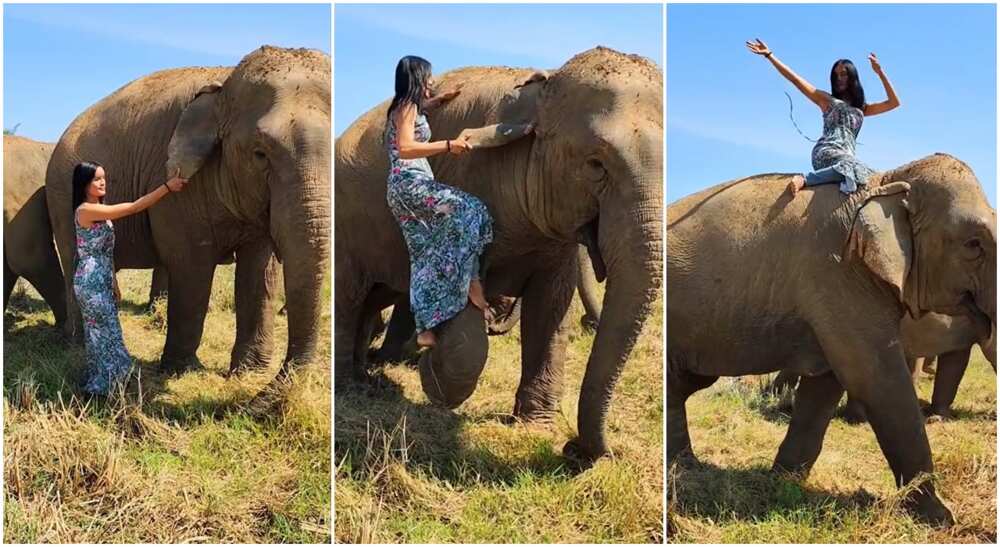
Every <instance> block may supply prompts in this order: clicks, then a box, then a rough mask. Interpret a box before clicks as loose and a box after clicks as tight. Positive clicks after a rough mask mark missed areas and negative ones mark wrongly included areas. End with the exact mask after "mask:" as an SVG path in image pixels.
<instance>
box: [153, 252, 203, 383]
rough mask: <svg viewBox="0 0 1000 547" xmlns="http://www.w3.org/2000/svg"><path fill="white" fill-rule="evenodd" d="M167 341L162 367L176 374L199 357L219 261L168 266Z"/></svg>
mask: <svg viewBox="0 0 1000 547" xmlns="http://www.w3.org/2000/svg"><path fill="white" fill-rule="evenodd" d="M167 268H168V272H174V273H173V274H170V287H169V288H168V294H167V342H166V344H165V346H164V348H163V355H162V356H161V358H160V365H161V366H162V367H163V369H164V370H166V371H168V372H172V373H177V372H183V371H184V370H186V369H187V368H188V367H189V366H190V365H191V363H192V361H194V359H195V358H196V353H197V351H198V345H199V344H200V343H201V335H202V332H203V330H204V328H205V315H206V314H207V313H208V301H209V298H210V297H211V295H212V278H213V276H214V273H215V261H204V260H203V261H201V262H195V263H193V264H168V265H167Z"/></svg>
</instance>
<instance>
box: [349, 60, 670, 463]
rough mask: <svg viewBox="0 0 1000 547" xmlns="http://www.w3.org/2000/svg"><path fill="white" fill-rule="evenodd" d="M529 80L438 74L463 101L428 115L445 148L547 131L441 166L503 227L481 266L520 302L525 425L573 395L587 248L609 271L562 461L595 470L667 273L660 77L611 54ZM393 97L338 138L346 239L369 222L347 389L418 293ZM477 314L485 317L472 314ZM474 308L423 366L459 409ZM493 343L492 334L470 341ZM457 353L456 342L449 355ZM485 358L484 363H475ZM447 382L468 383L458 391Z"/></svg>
mask: <svg viewBox="0 0 1000 547" xmlns="http://www.w3.org/2000/svg"><path fill="white" fill-rule="evenodd" d="M531 75H532V71H531V70H522V69H510V68H466V69H460V70H455V71H452V72H449V73H446V74H444V75H441V76H439V77H438V86H439V88H441V89H450V88H452V87H454V86H455V85H457V84H459V83H461V84H462V86H463V87H462V92H461V94H460V95H459V96H458V97H457V98H456V99H454V100H453V101H451V102H448V103H447V104H446V105H444V106H443V107H441V108H440V109H438V110H436V111H432V112H430V113H429V116H428V117H429V122H430V126H431V128H432V129H433V131H434V135H435V138H436V139H442V138H452V137H454V136H456V135H458V134H459V133H460V132H461V131H462V130H463V129H466V128H469V127H483V126H487V125H492V124H498V123H511V124H524V123H529V122H535V123H536V125H535V133H534V134H533V135H530V136H528V137H525V138H523V139H520V140H518V141H516V142H513V143H511V144H509V145H507V146H502V147H497V148H488V149H485V150H474V151H473V152H471V153H469V154H466V155H463V156H460V157H455V156H450V155H441V156H436V157H433V158H431V159H430V162H431V165H432V167H433V169H434V173H435V176H436V177H437V178H438V179H439V180H442V181H445V182H447V183H449V184H453V185H455V186H458V187H460V188H462V189H464V190H466V191H469V192H471V193H472V194H474V195H476V196H478V197H479V198H480V199H482V200H483V201H484V202H485V203H486V205H487V207H488V208H489V210H490V214H491V216H492V217H493V221H494V241H493V243H492V244H491V245H490V246H489V247H488V248H487V251H486V254H485V256H484V257H483V264H484V267H483V271H484V272H485V275H484V286H485V289H486V293H487V297H488V298H496V297H498V296H505V297H521V298H522V299H523V304H522V306H523V307H522V326H521V332H522V337H521V345H522V352H521V366H522V373H521V381H520V386H519V388H518V390H517V395H516V397H515V404H514V415H515V416H517V417H519V418H522V419H527V420H550V419H552V418H553V416H554V415H555V412H556V409H557V405H558V402H559V399H560V396H561V393H562V382H563V369H562V367H563V357H564V352H565V332H564V329H563V328H562V325H563V319H564V316H565V315H566V311H567V309H568V307H569V304H570V301H571V298H572V295H573V291H574V289H575V287H576V284H577V283H576V277H577V272H578V265H577V247H578V244H579V242H581V241H582V242H584V243H585V244H587V245H588V248H589V249H590V257H591V259H592V260H594V261H595V269H596V270H599V271H600V272H601V273H605V272H606V275H607V292H606V294H605V298H604V307H603V310H602V317H601V326H600V327H599V329H598V331H597V334H596V337H595V343H594V347H593V350H592V352H591V356H590V360H589V362H588V365H587V372H586V376H585V378H584V382H583V389H582V390H581V395H580V404H579V408H580V412H579V421H578V427H579V436H578V437H577V438H575V439H573V440H571V441H570V442H569V443H568V444H567V445H566V447H565V448H564V452H565V453H566V454H567V455H569V456H570V457H572V458H574V459H576V460H578V461H582V462H589V461H592V460H593V459H595V458H598V457H600V456H602V455H604V454H606V453H607V451H608V447H607V443H606V441H605V437H604V422H605V416H606V413H607V411H608V406H609V403H610V400H611V394H612V392H613V389H614V385H615V382H616V381H617V378H618V375H619V374H620V372H621V369H622V367H623V366H624V364H625V362H626V360H627V358H628V356H629V354H630V352H631V350H632V347H633V345H634V343H635V340H636V338H637V337H638V335H639V333H640V331H641V329H642V325H643V322H644V321H645V319H646V317H647V315H648V314H649V310H650V307H651V305H652V303H653V300H654V299H655V298H656V295H657V294H658V291H659V288H660V280H661V277H662V262H661V260H662V235H661V229H662V221H661V212H662V207H663V205H662V195H663V194H662V185H663V172H662V151H663V120H662V112H663V108H662V106H663V105H662V90H663V82H662V73H661V72H660V71H659V70H658V69H657V68H656V67H655V65H653V64H652V63H650V62H649V61H647V60H645V59H642V58H639V57H636V56H627V55H623V54H621V53H618V52H615V51H612V50H608V49H606V48H596V49H593V50H590V51H587V52H584V53H582V54H579V55H577V56H575V57H574V58H573V59H571V60H570V61H569V62H567V63H566V64H565V65H563V67H561V68H559V69H558V70H555V71H552V72H551V73H550V74H549V76H548V79H541V80H538V81H535V82H533V83H529V84H527V85H523V86H520V87H518V86H519V84H522V83H524V82H525V81H526V80H527V79H528V78H529V77H531ZM388 104H389V103H388V101H387V102H385V103H383V104H381V105H379V106H378V107H376V108H374V109H373V110H371V111H370V112H369V113H367V114H365V115H364V116H363V117H361V118H360V119H359V120H357V121H356V122H355V123H354V124H353V125H352V126H351V127H350V128H348V129H347V130H346V131H345V132H344V134H343V136H341V137H340V138H339V139H338V141H337V143H336V161H335V170H336V174H335V181H336V186H335V188H334V192H335V200H334V201H335V203H336V206H337V210H336V213H335V223H336V230H337V231H338V232H340V233H351V232H352V231H356V229H357V227H358V226H365V227H366V237H364V238H337V239H336V241H335V243H334V245H335V271H336V272H337V274H336V279H335V290H334V294H335V299H336V302H335V306H334V310H335V311H334V315H335V319H334V322H335V324H334V334H335V344H334V345H335V352H336V356H335V374H336V385H337V386H338V389H342V388H343V386H345V385H346V383H347V382H349V381H350V380H351V379H352V378H362V377H364V374H365V372H364V371H365V356H366V353H367V350H368V347H367V346H368V342H369V340H370V333H371V330H370V325H371V324H372V322H371V318H372V317H373V316H374V315H375V314H377V313H378V312H379V310H381V309H383V308H384V307H386V306H388V305H391V304H392V303H393V302H394V301H395V300H396V299H397V298H398V297H399V296H401V295H405V294H407V293H408V291H409V275H408V273H409V258H408V255H407V251H406V247H405V244H404V241H403V238H402V234H401V233H400V230H399V227H398V225H397V223H396V221H395V219H394V218H393V217H392V216H391V214H390V212H389V209H388V207H387V206H386V201H385V185H386V179H387V175H388V172H389V167H388V158H387V154H386V150H385V146H384V144H383V142H382V132H383V129H384V127H385V120H386V109H387V107H388ZM476 315H480V317H475V316H476ZM482 321H483V319H482V317H481V312H479V311H477V310H471V311H469V312H468V313H464V314H460V315H459V316H458V317H456V318H453V319H452V320H450V321H449V323H450V324H449V325H448V326H447V327H445V328H442V329H441V332H440V333H438V344H439V345H440V346H441V348H440V349H438V350H436V351H434V352H431V353H430V354H429V356H428V357H425V358H424V359H422V374H424V375H425V376H426V377H428V378H430V377H431V374H430V373H432V372H433V373H434V377H436V378H437V380H438V384H437V385H439V386H440V389H439V390H438V393H433V394H432V395H433V396H435V398H437V399H438V400H441V401H442V402H444V403H445V404H447V405H449V406H454V405H456V404H458V403H460V402H461V401H462V400H464V398H465V397H467V396H468V393H469V391H468V388H469V385H470V382H471V381H470V380H468V379H469V378H472V377H475V376H477V375H478V373H479V372H481V370H482V367H483V366H484V363H485V361H484V359H485V355H486V352H485V351H481V350H479V349H476V350H472V349H470V348H469V347H468V344H465V345H463V344H458V343H453V342H452V340H451V339H450V337H451V336H458V335H461V334H462V333H473V332H478V330H479V329H483V328H485V327H484V324H483V322H482ZM473 342H474V344H476V348H478V347H479V346H482V345H485V344H487V341H486V337H485V333H484V335H483V336H482V337H481V338H479V337H477V338H476V339H475V340H473V341H472V342H470V343H473ZM449 348H458V349H454V350H452V352H453V353H450V352H449ZM470 355H473V356H474V358H469V356H470ZM449 378H456V379H458V380H456V381H455V382H454V385H448V379H449Z"/></svg>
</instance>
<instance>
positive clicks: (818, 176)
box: [805, 167, 844, 186]
mask: <svg viewBox="0 0 1000 547" xmlns="http://www.w3.org/2000/svg"><path fill="white" fill-rule="evenodd" d="M842 180H844V175H842V174H840V172H839V171H837V170H836V169H834V168H833V167H824V168H822V169H817V170H815V171H810V172H809V173H806V177H805V185H806V186H816V185H819V184H831V183H834V182H840V181H842Z"/></svg>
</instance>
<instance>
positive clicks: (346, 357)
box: [333, 272, 370, 386]
mask: <svg viewBox="0 0 1000 547" xmlns="http://www.w3.org/2000/svg"><path fill="white" fill-rule="evenodd" d="M349 275H350V273H349V272H338V273H337V276H338V277H339V276H344V278H346V277H347V276H349ZM369 290H370V288H367V287H365V288H363V289H362V288H351V287H344V286H339V285H338V286H337V287H336V290H335V291H334V295H335V297H334V300H335V302H334V308H333V340H334V342H333V352H334V353H333V378H334V386H339V385H345V384H346V383H347V382H349V381H351V380H357V379H360V375H361V370H360V369H359V368H358V367H356V366H355V362H354V361H355V355H356V354H357V353H358V348H357V347H355V346H356V345H358V344H360V345H361V346H362V348H364V349H367V344H368V341H367V340H357V336H358V325H359V324H360V322H361V312H362V309H363V308H364V302H365V297H367V296H368V292H369Z"/></svg>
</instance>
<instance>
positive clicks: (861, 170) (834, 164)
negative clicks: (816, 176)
mask: <svg viewBox="0 0 1000 547" xmlns="http://www.w3.org/2000/svg"><path fill="white" fill-rule="evenodd" d="M830 100H831V103H830V108H829V109H827V111H826V112H825V113H823V136H822V137H820V138H819V140H818V141H816V146H814V147H813V150H812V166H813V169H815V170H817V171H819V170H821V169H832V170H834V171H836V172H837V173H838V174H839V175H840V176H841V177H843V180H842V181H840V191H841V192H843V193H845V194H850V193H852V192H855V191H856V190H857V189H858V186H863V185H865V184H867V183H868V178H869V177H871V176H872V175H873V174H874V173H875V171H873V170H872V169H870V168H869V167H868V166H867V165H865V164H863V163H861V162H860V161H858V160H857V158H855V156H854V149H855V146H856V139H857V137H858V132H860V131H861V124H862V123H864V119H865V113H864V112H863V111H862V110H861V109H860V108H857V107H854V106H851V105H850V104H848V103H846V102H844V101H842V100H840V99H837V98H835V97H830ZM838 178H840V177H838Z"/></svg>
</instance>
